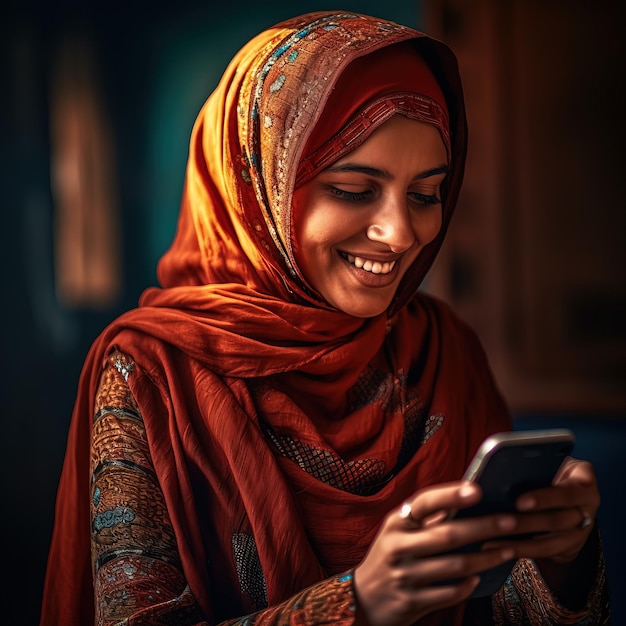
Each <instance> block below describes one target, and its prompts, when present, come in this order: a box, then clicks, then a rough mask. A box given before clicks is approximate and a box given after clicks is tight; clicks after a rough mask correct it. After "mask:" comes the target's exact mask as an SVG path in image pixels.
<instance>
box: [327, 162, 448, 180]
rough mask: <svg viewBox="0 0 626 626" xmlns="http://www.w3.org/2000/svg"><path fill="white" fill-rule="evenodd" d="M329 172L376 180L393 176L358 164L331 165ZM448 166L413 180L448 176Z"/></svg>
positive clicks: (421, 174)
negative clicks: (442, 175)
mask: <svg viewBox="0 0 626 626" xmlns="http://www.w3.org/2000/svg"><path fill="white" fill-rule="evenodd" d="M326 171H328V172H356V173H358V174H367V175H368V176H373V177H375V178H383V179H390V178H393V176H392V175H391V174H390V173H389V172H388V171H387V170H379V169H378V168H375V167H369V166H367V165H359V164H358V163H342V164H340V165H331V166H330V167H328V168H326ZM447 173H448V166H447V165H439V166H437V167H433V168H431V169H429V170H426V171H425V172H421V173H420V174H418V175H417V176H415V177H414V179H413V180H417V179H423V178H430V177H431V176H436V175H437V174H447Z"/></svg>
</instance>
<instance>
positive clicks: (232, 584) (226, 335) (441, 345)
mask: <svg viewBox="0 0 626 626" xmlns="http://www.w3.org/2000/svg"><path fill="white" fill-rule="evenodd" d="M402 42H405V43H402ZM395 44H399V45H398V46H395ZM377 51H380V52H377ZM387 54H389V55H391V56H390V57H389V56H386V55H387ZM390 58H392V59H394V60H395V62H397V66H395V67H396V71H392V72H386V73H385V72H381V71H380V68H384V67H385V66H386V65H387V64H388V62H389V59H390ZM378 61H380V65H378ZM346 68H347V69H346ZM368 68H370V70H371V71H366V70H367V69H368ZM377 68H378V69H377ZM344 69H346V72H345V74H343V75H342V71H343V70H344ZM385 74H387V75H388V77H387V78H388V81H387V78H385V80H383V79H382V78H381V77H382V76H384V75H385ZM385 81H387V82H385ZM397 112H399V113H401V114H404V115H409V116H412V117H415V118H416V119H421V120H423V121H427V122H429V123H432V124H435V125H436V126H437V127H438V128H439V130H440V132H441V133H442V138H443V139H444V142H445V143H446V146H447V148H448V154H449V159H450V170H449V174H448V176H447V178H446V181H445V183H444V186H443V189H442V197H443V208H442V210H443V227H442V230H441V233H440V234H439V236H438V237H437V239H436V240H435V241H434V242H432V243H431V244H430V245H429V246H428V247H427V248H426V249H425V250H424V251H423V252H422V253H421V254H420V256H419V257H418V259H417V260H416V262H415V264H414V267H412V268H411V269H410V271H409V272H408V273H407V275H406V276H405V278H404V279H403V282H402V284H401V285H400V287H399V290H398V293H397V294H396V299H395V300H394V302H393V304H392V305H391V307H390V310H389V311H387V312H386V313H385V314H383V315H380V316H378V317H376V318H372V319H360V318H353V317H350V316H348V315H346V314H345V313H343V312H341V311H338V310H335V309H333V308H332V307H330V306H328V305H327V304H326V303H324V302H323V301H322V300H321V299H320V297H319V296H318V294H316V293H315V292H314V291H313V290H312V289H311V288H310V287H309V285H307V283H306V280H305V279H304V277H303V276H302V275H301V273H300V271H299V269H298V259H297V242H294V241H293V240H292V234H291V233H292V230H291V224H292V220H293V215H292V212H291V195H292V193H293V189H294V187H295V185H296V184H301V182H302V181H303V180H305V179H306V177H310V176H312V175H314V174H315V172H316V171H318V170H319V169H320V168H323V167H325V166H326V164H328V163H329V158H332V156H331V157H329V154H331V155H332V154H337V151H341V150H344V149H351V147H353V146H354V147H356V145H358V143H359V142H362V141H363V140H364V139H366V138H367V136H369V134H370V133H371V132H372V130H373V129H375V128H376V127H378V126H379V125H380V124H381V123H382V121H384V119H387V118H388V116H389V115H391V114H393V113H397ZM385 116H387V117H385ZM329 146H330V147H331V151H330V152H329V151H328V148H329ZM465 151H466V132H465V115H464V108H463V99H462V92H461V86H460V81H459V77H458V71H457V66H456V61H455V58H454V56H453V54H452V52H451V51H450V50H449V49H448V48H447V47H446V46H445V45H444V44H442V43H440V42H437V41H435V40H433V39H430V38H428V37H427V36H425V35H423V34H422V33H419V32H417V31H415V30H412V29H410V28H406V27H404V26H400V25H397V24H394V23H391V22H388V21H385V20H380V19H375V18H370V17H367V16H362V15H356V14H351V13H350V14H347V13H331V12H319V13H314V14H309V15H305V16H301V17H298V18H294V19H293V20H289V21H286V22H283V23H281V24H279V25H277V26H275V27H273V28H271V29H268V30H267V31H265V32H263V33H261V34H260V35H258V36H257V37H256V38H254V39H253V40H252V41H250V42H249V43H248V44H247V45H246V46H244V47H243V48H242V50H241V51H240V52H239V53H238V54H237V55H236V56H235V58H234V59H233V61H232V62H231V64H230V65H229V67H228V68H227V70H226V72H225V74H224V76H223V78H222V80H221V82H220V84H219V85H218V87H217V88H216V90H215V91H214V92H213V94H212V95H211V96H210V97H209V99H208V100H207V102H206V104H205V105H204V107H203V108H202V110H201V111H200V114H199V116H198V119H197V121H196V124H195V126H194V129H193V133H192V137H191V143H190V151H189V162H188V168H187V176H186V182H185V188H184V193H183V199H182V206H181V212H180V218H179V224H178V230H177V233H176V237H175V239H174V242H173V244H172V247H171V248H170V250H169V251H168V252H167V253H166V254H165V255H164V257H163V258H162V260H161V262H160V264H159V268H158V277H159V282H160V287H159V288H151V289H148V290H147V291H146V292H145V293H144V294H143V296H142V298H141V301H140V306H139V307H138V308H137V309H135V310H133V311H130V312H128V313H126V314H125V315H123V316H121V317H120V318H119V319H118V320H116V321H115V322H113V323H112V324H111V325H110V326H109V327H108V328H107V329H105V331H104V332H103V333H102V334H101V335H100V337H98V339H97V340H96V341H95V342H94V344H93V346H92V348H91V350H90V352H89V355H88V356H87V359H86V362H85V366H84V368H83V372H82V375H81V379H80V383H79V391H78V396H77V400H76V405H75V409H74V413H73V417H72V424H71V428H70V434H69V439H68V447H67V453H66V458H65V463H64V468H63V473H62V477H61V483H60V486H59V493H58V498H57V510H56V520H55V529H54V535H53V541H52V545H51V550H50V557H49V565H48V572H47V578H46V588H45V593H44V603H43V612H42V624H57V623H58V624H61V623H62V624H64V626H73V625H79V624H85V623H90V620H92V619H93V592H92V589H91V584H92V583H91V566H90V558H89V550H90V547H89V526H90V522H89V505H88V502H89V478H90V477H89V439H90V424H91V418H92V413H93V403H94V396H95V391H96V388H97V384H98V380H99V375H100V371H101V365H102V362H103V359H104V358H105V357H106V355H107V354H108V353H109V351H110V350H111V349H112V347H113V346H118V347H119V348H120V349H121V350H122V351H123V352H126V353H127V354H129V355H130V356H131V357H132V358H133V359H134V361H135V363H136V368H135V370H134V371H133V372H132V374H131V375H130V376H129V379H128V382H129V385H130V386H131V389H132V391H133V393H134V395H135V397H136V399H137V402H138V405H139V407H140V409H141V412H142V416H143V419H144V422H145V425H146V431H147V436H148V441H149V445H150V451H151V455H152V459H153V462H154V467H155V471H156V473H157V475H158V478H159V482H160V484H161V487H162V488H163V492H164V495H165V499H166V503H167V506H168V511H169V513H170V516H171V518H172V524H173V526H174V530H175V532H176V538H177V542H178V547H179V551H180V556H181V562H182V566H183V569H184V572H185V576H186V578H187V580H188V582H189V585H190V587H191V590H192V592H193V594H194V596H195V597H196V599H197V600H198V603H199V605H200V606H201V608H202V609H203V611H204V612H205V613H206V616H207V620H208V621H210V622H212V621H218V620H221V619H226V618H227V617H236V616H238V615H243V614H245V613H246V612H248V611H250V610H253V609H254V608H257V607H254V606H252V605H251V604H250V603H249V601H248V600H249V599H246V598H245V597H243V598H242V596H241V595H240V594H239V592H238V589H239V587H238V584H237V578H236V568H235V564H234V561H233V555H232V548H231V545H232V544H231V541H232V537H233V534H234V533H236V532H237V533H239V532H244V533H247V534H249V535H250V536H251V537H253V538H254V542H255V544H256V547H257V550H258V553H259V561H260V565H261V568H262V570H263V573H264V577H265V582H266V587H267V601H268V602H269V604H270V605H271V604H275V603H277V602H280V601H283V600H285V599H286V598H288V597H289V596H290V595H292V594H293V593H295V592H296V591H298V590H299V589H302V588H303V587H305V586H307V585H310V584H313V583H314V582H316V581H318V580H321V579H323V578H324V577H326V576H328V575H330V574H331V573H336V572H341V571H344V570H346V569H348V568H350V567H353V566H354V565H356V564H357V563H358V562H359V560H360V559H362V558H363V556H364V554H365V552H366V550H367V547H368V546H369V544H370V543H371V541H372V539H373V537H374V535H375V533H376V531H377V528H378V526H379V524H380V521H381V520H382V518H383V517H384V515H385V514H386V513H387V512H388V511H389V510H390V509H391V508H393V507H395V506H398V505H399V504H400V503H401V502H402V501H403V500H404V499H405V498H406V497H408V496H409V495H410V494H411V493H413V491H414V490H415V489H417V488H419V487H422V486H426V485H429V484H433V483H436V482H442V481H446V480H452V479H457V478H459V477H460V476H461V474H462V472H463V470H464V468H465V466H466V464H467V462H468V460H469V457H470V455H471V454H472V453H473V452H474V450H475V449H476V447H477V446H478V445H479V443H480V441H482V439H483V438H484V436H486V435H487V434H489V433H490V432H493V431H495V430H501V429H504V428H506V427H507V426H508V415H507V412H506V409H505V407H504V405H503V403H502V400H501V398H500V396H499V394H498V392H497V390H496V389H495V387H494V385H493V382H492V380H491V376H490V373H489V370H488V367H487V365H486V362H485V358H484V354H483V352H482V349H481V348H480V345H479V344H478V342H477V340H476V339H475V337H474V335H473V333H472V332H471V331H470V330H469V329H468V328H467V327H466V326H465V325H463V324H462V323H461V322H459V321H458V320H457V319H456V318H455V317H454V316H453V314H452V313H451V312H450V311H449V310H448V309H447V308H446V307H445V306H443V305H442V304H441V303H438V302H436V301H435V300H433V299H431V298H428V297H426V296H423V295H416V290H417V288H418V286H419V285H420V283H421V281H422V279H423V277H424V275H425V274H426V272H427V271H428V269H429V268H430V266H431V264H432V262H433V260H434V258H435V256H436V254H437V251H438V249H439V248H440V246H441V243H442V241H443V238H444V236H445V231H446V228H447V225H448V223H449V220H450V217H451V215H452V211H453V208H454V204H455V202H456V197H457V194H458V190H459V186H460V183H461V178H462V174H463V167H464V160H465ZM335 158H336V157H335ZM293 164H299V166H298V167H294V165H293ZM294 447H295V448H297V449H298V451H299V452H303V451H304V452H306V453H307V454H308V455H309V457H308V458H309V460H310V463H308V464H306V463H305V464H301V463H300V464H299V463H298V462H297V460H296V459H297V458H300V457H299V456H297V455H296V456H290V455H289V454H288V449H290V448H294ZM328 458H332V459H333V460H334V465H335V467H336V468H337V475H336V476H335V477H334V478H333V480H332V481H330V480H328V479H327V477H325V475H324V473H323V472H316V470H315V467H314V465H315V463H314V462H315V461H316V460H317V461H319V460H320V459H328ZM268 486H271V489H268ZM242 520H243V521H242ZM214 568H215V569H214ZM451 613H454V614H455V615H456V618H455V619H456V620H457V621H458V620H460V619H461V616H462V607H458V608H457V609H455V610H453V611H451V612H445V613H442V614H434V615H433V616H432V618H431V619H430V620H429V621H428V623H433V624H436V623H442V621H445V620H449V619H450V617H451V616H450V614H451ZM425 623H426V622H425ZM446 623H449V622H446Z"/></svg>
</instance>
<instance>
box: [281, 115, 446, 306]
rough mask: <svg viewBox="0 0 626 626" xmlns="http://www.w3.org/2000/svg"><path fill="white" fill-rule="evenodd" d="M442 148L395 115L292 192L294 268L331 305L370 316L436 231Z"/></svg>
mask: <svg viewBox="0 0 626 626" xmlns="http://www.w3.org/2000/svg"><path fill="white" fill-rule="evenodd" d="M446 171H447V156H446V149H445V146H444V143H443V141H442V139H441V136H440V134H439V131H438V130H437V128H435V127H434V126H432V125H430V124H426V123H423V122H418V121H415V120H411V119H408V118H406V117H403V116H401V115H394V116H393V117H392V118H391V119H389V120H388V121H387V122H385V123H384V124H382V125H381V126H380V128H378V129H377V130H376V131H374V133H372V135H371V136H370V137H369V138H368V139H367V140H366V141H365V142H364V143H363V144H361V145H360V146H359V147H358V148H357V149H356V150H354V151H353V152H351V153H349V154H347V155H345V156H344V157H342V158H341V159H339V160H338V161H336V162H335V163H333V164H332V165H331V166H330V167H328V168H327V169H325V170H323V171H322V172H320V173H319V174H318V175H317V176H315V177H314V178H313V179H312V180H310V181H309V182H308V183H306V184H305V185H303V186H302V187H300V188H298V189H296V191H295V192H294V199H293V203H294V215H295V216H296V218H295V223H294V228H295V236H296V241H297V249H298V252H297V260H298V263H299V266H300V269H301V271H302V273H303V275H304V277H305V278H306V280H307V281H308V283H309V285H310V286H311V287H313V288H314V289H315V290H316V291H317V292H318V293H319V294H320V295H321V296H322V297H323V298H324V299H325V300H326V301H327V302H328V303H329V304H330V305H332V306H334V307H336V308H337V309H340V310H342V311H344V312H345V313H348V314H350V315H354V316H356V317H373V316H375V315H379V314H380V313H382V312H384V311H385V310H386V309H387V308H388V306H389V304H390V303H391V301H392V299H393V296H394V294H395V292H396V289H397V288H398V285H399V283H400V280H401V279H402V277H403V276H404V274H405V273H406V271H407V270H408V268H409V267H410V266H411V264H412V263H413V261H415V259H416V258H417V256H418V255H419V253H420V252H421V250H422V249H423V248H424V246H426V245H427V244H428V243H430V242H431V241H432V240H433V239H434V238H435V237H436V236H437V234H438V233H439V230H440V229H441V220H442V214H441V195H440V193H441V191H440V190H441V183H442V182H443V179H444V178H445V174H446Z"/></svg>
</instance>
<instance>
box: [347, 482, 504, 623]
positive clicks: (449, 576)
mask: <svg viewBox="0 0 626 626" xmlns="http://www.w3.org/2000/svg"><path fill="white" fill-rule="evenodd" d="M480 498H481V491H480V487H478V486H477V485H474V484H472V483H468V482H464V481H458V482H452V483H446V484H444V485H437V486H434V487H429V488H427V489H423V490H420V491H418V492H417V493H416V494H415V495H414V496H413V497H412V498H410V499H409V500H408V502H407V504H408V505H409V506H410V509H409V508H408V507H406V508H404V512H403V508H398V509H394V510H393V511H391V513H389V514H388V515H387V517H386V518H385V519H384V520H383V523H382V525H381V528H380V530H379V531H378V534H377V535H376V537H375V539H374V541H373V542H372V544H371V546H370V548H369V550H368V552H367V554H366V556H365V558H364V559H363V561H362V562H361V563H360V564H359V565H358V566H357V567H356V568H355V571H354V587H355V593H356V597H357V604H358V615H359V620H358V621H357V623H359V622H360V623H364V624H367V625H368V626H405V625H409V624H413V623H415V622H416V621H417V620H419V619H420V618H422V617H424V616H425V615H427V614H428V613H432V612H433V611H436V610H439V609H444V608H447V607H450V606H453V605H455V604H458V603H459V602H462V601H463V600H465V599H467V598H468V597H469V596H470V595H471V593H472V591H473V590H474V589H475V588H476V586H477V584H478V582H479V578H478V576H477V574H478V573H479V572H482V571H484V570H486V569H489V568H491V567H494V566H496V565H499V564H501V563H504V562H505V561H510V560H511V559H512V558H514V553H513V550H512V549H511V548H497V549H493V550H483V551H479V552H463V553H450V551H451V550H454V549H455V548H458V547H461V546H464V545H467V544H472V543H475V542H480V541H484V540H486V539H489V538H494V537H497V536H501V535H506V534H507V533H509V532H510V531H511V530H513V528H514V527H515V525H516V520H515V517H514V516H513V515H508V514H501V515H490V516H485V517H478V518H467V519H459V520H448V519H447V516H448V513H449V512H450V511H452V510H454V509H460V508H465V507H467V506H471V505H473V504H476V503H477V502H478V501H479V500H480ZM407 511H410V515H407ZM451 580H454V582H453V583H451V582H449V581H451Z"/></svg>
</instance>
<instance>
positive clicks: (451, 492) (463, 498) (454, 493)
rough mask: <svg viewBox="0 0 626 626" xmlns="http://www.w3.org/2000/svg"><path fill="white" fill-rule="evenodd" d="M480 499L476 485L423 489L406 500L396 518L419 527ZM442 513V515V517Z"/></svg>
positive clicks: (463, 483)
mask: <svg viewBox="0 0 626 626" xmlns="http://www.w3.org/2000/svg"><path fill="white" fill-rule="evenodd" d="M480 497H481V490H480V487H478V485H476V484H474V483H471V482H467V481H459V482H453V483H448V484H444V485H438V486H437V487H433V488H431V489H424V490H422V491H420V493H419V494H418V495H417V496H415V497H414V498H412V499H409V500H407V501H406V502H404V503H403V504H402V506H401V507H400V508H399V509H398V511H397V514H398V518H399V519H400V520H401V521H402V522H406V521H409V522H412V523H413V524H414V525H415V526H416V527H421V526H422V525H423V524H424V523H425V522H427V521H429V522H430V523H432V520H433V519H436V520H438V519H443V518H445V517H446V516H447V515H446V514H447V513H448V512H450V511H453V510H456V509H461V508H465V507H468V506H471V505H473V504H476V503H477V502H478V501H479V500H480ZM442 512H443V513H444V514H443V515H442Z"/></svg>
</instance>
